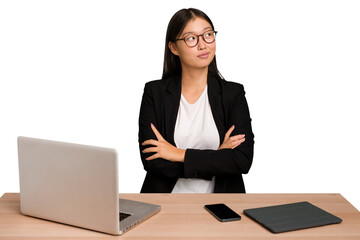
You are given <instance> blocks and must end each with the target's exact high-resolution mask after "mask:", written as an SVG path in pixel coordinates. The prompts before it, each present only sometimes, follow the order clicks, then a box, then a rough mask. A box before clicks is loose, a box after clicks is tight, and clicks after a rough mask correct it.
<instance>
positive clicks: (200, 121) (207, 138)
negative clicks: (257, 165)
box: [172, 85, 220, 193]
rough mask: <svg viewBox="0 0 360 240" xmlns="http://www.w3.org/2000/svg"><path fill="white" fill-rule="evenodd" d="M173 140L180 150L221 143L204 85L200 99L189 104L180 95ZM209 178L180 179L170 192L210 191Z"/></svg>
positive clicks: (208, 147)
mask: <svg viewBox="0 0 360 240" xmlns="http://www.w3.org/2000/svg"><path fill="white" fill-rule="evenodd" d="M174 141H175V144H176V146H177V147H178V148H180V149H187V148H192V149H212V150H217V149H218V148H219V146H220V144H219V143H220V137H219V132H218V130H217V127H216V125H215V121H214V117H213V115H212V112H211V107H210V103H209V98H208V93H207V85H206V87H205V89H204V91H203V92H202V94H201V96H200V97H199V99H198V100H197V101H196V102H195V103H194V104H189V103H188V102H187V101H186V99H185V97H184V96H183V95H182V94H181V99H180V105H179V111H178V115H177V119H176V124H175V132H174ZM214 186H215V177H213V178H212V181H208V180H204V179H198V178H179V179H178V181H177V182H176V185H175V187H174V189H173V190H172V193H213V192H214Z"/></svg>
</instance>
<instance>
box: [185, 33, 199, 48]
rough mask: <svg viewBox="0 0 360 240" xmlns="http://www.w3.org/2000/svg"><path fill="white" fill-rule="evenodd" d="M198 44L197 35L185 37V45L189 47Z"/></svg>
mask: <svg viewBox="0 0 360 240" xmlns="http://www.w3.org/2000/svg"><path fill="white" fill-rule="evenodd" d="M197 42H198V36H197V35H195V34H190V35H187V36H186V37H185V43H186V45H188V46H189V47H194V46H196V44H197Z"/></svg>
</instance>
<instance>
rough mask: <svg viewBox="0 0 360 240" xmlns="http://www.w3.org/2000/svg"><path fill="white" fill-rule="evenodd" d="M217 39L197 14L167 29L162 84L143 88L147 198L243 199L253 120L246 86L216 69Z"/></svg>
mask: <svg viewBox="0 0 360 240" xmlns="http://www.w3.org/2000/svg"><path fill="white" fill-rule="evenodd" d="M215 35H216V31H215V29H214V26H213V24H212V22H211V20H210V19H209V17H208V16H207V15H206V14H205V13H203V12H202V11H200V10H198V9H193V8H189V9H182V10H180V11H178V12H177V13H175V14H174V16H173V17H172V18H171V20H170V22H169V25H168V29H167V34H166V44H165V59H164V69H163V77H162V79H161V80H157V81H152V82H148V83H147V84H146V85H145V89H144V94H143V98H142V103H141V108H140V116H139V146H140V152H141V153H140V154H141V160H142V163H143V165H144V169H145V170H146V171H147V174H146V177H145V180H144V183H143V186H142V189H141V192H142V193H171V192H172V193H192V192H194V193H213V192H215V193H245V187H244V183H243V179H242V174H245V173H247V172H248V171H249V169H250V166H251V164H252V159H253V146H254V141H253V138H254V135H253V133H252V129H251V118H250V115H249V110H248V105H247V102H246V99H245V92H244V88H243V86H242V85H241V84H238V83H233V82H227V81H225V80H224V79H223V78H222V76H221V75H220V73H219V71H218V70H217V66H216V58H215V49H216V42H215ZM220 143H221V145H220Z"/></svg>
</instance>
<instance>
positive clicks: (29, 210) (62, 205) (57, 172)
mask: <svg viewBox="0 0 360 240" xmlns="http://www.w3.org/2000/svg"><path fill="white" fill-rule="evenodd" d="M18 157H19V176H20V208H21V213H22V214H25V215H29V216H34V217H37V218H43V219H48V220H51V221H56V222H60V223H65V224H69V225H73V226H79V227H82V228H87V229H92V230H96V231H100V232H105V233H110V234H114V235H121V234H122V233H124V232H126V231H127V230H129V229H130V228H132V227H133V226H135V225H137V224H139V223H140V222H142V221H144V220H145V219H147V218H149V217H151V216H152V215H154V214H155V213H157V212H159V211H160V208H161V207H160V206H159V205H154V204H148V203H143V202H137V201H131V200H126V199H119V192H118V191H119V190H118V161H117V153H116V151H115V150H114V149H109V148H100V147H92V146H85V145H79V144H71V143H63V142H55V141H49V140H41V139H34V138H27V137H18ZM120 218H121V219H120Z"/></svg>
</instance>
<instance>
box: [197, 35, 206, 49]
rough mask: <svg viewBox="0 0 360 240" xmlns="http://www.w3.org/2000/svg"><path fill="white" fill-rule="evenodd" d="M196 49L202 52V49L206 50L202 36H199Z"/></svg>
mask: <svg viewBox="0 0 360 240" xmlns="http://www.w3.org/2000/svg"><path fill="white" fill-rule="evenodd" d="M197 47H198V49H199V50H202V49H205V48H206V42H205V40H204V39H203V36H200V37H199V42H198V45H197Z"/></svg>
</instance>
